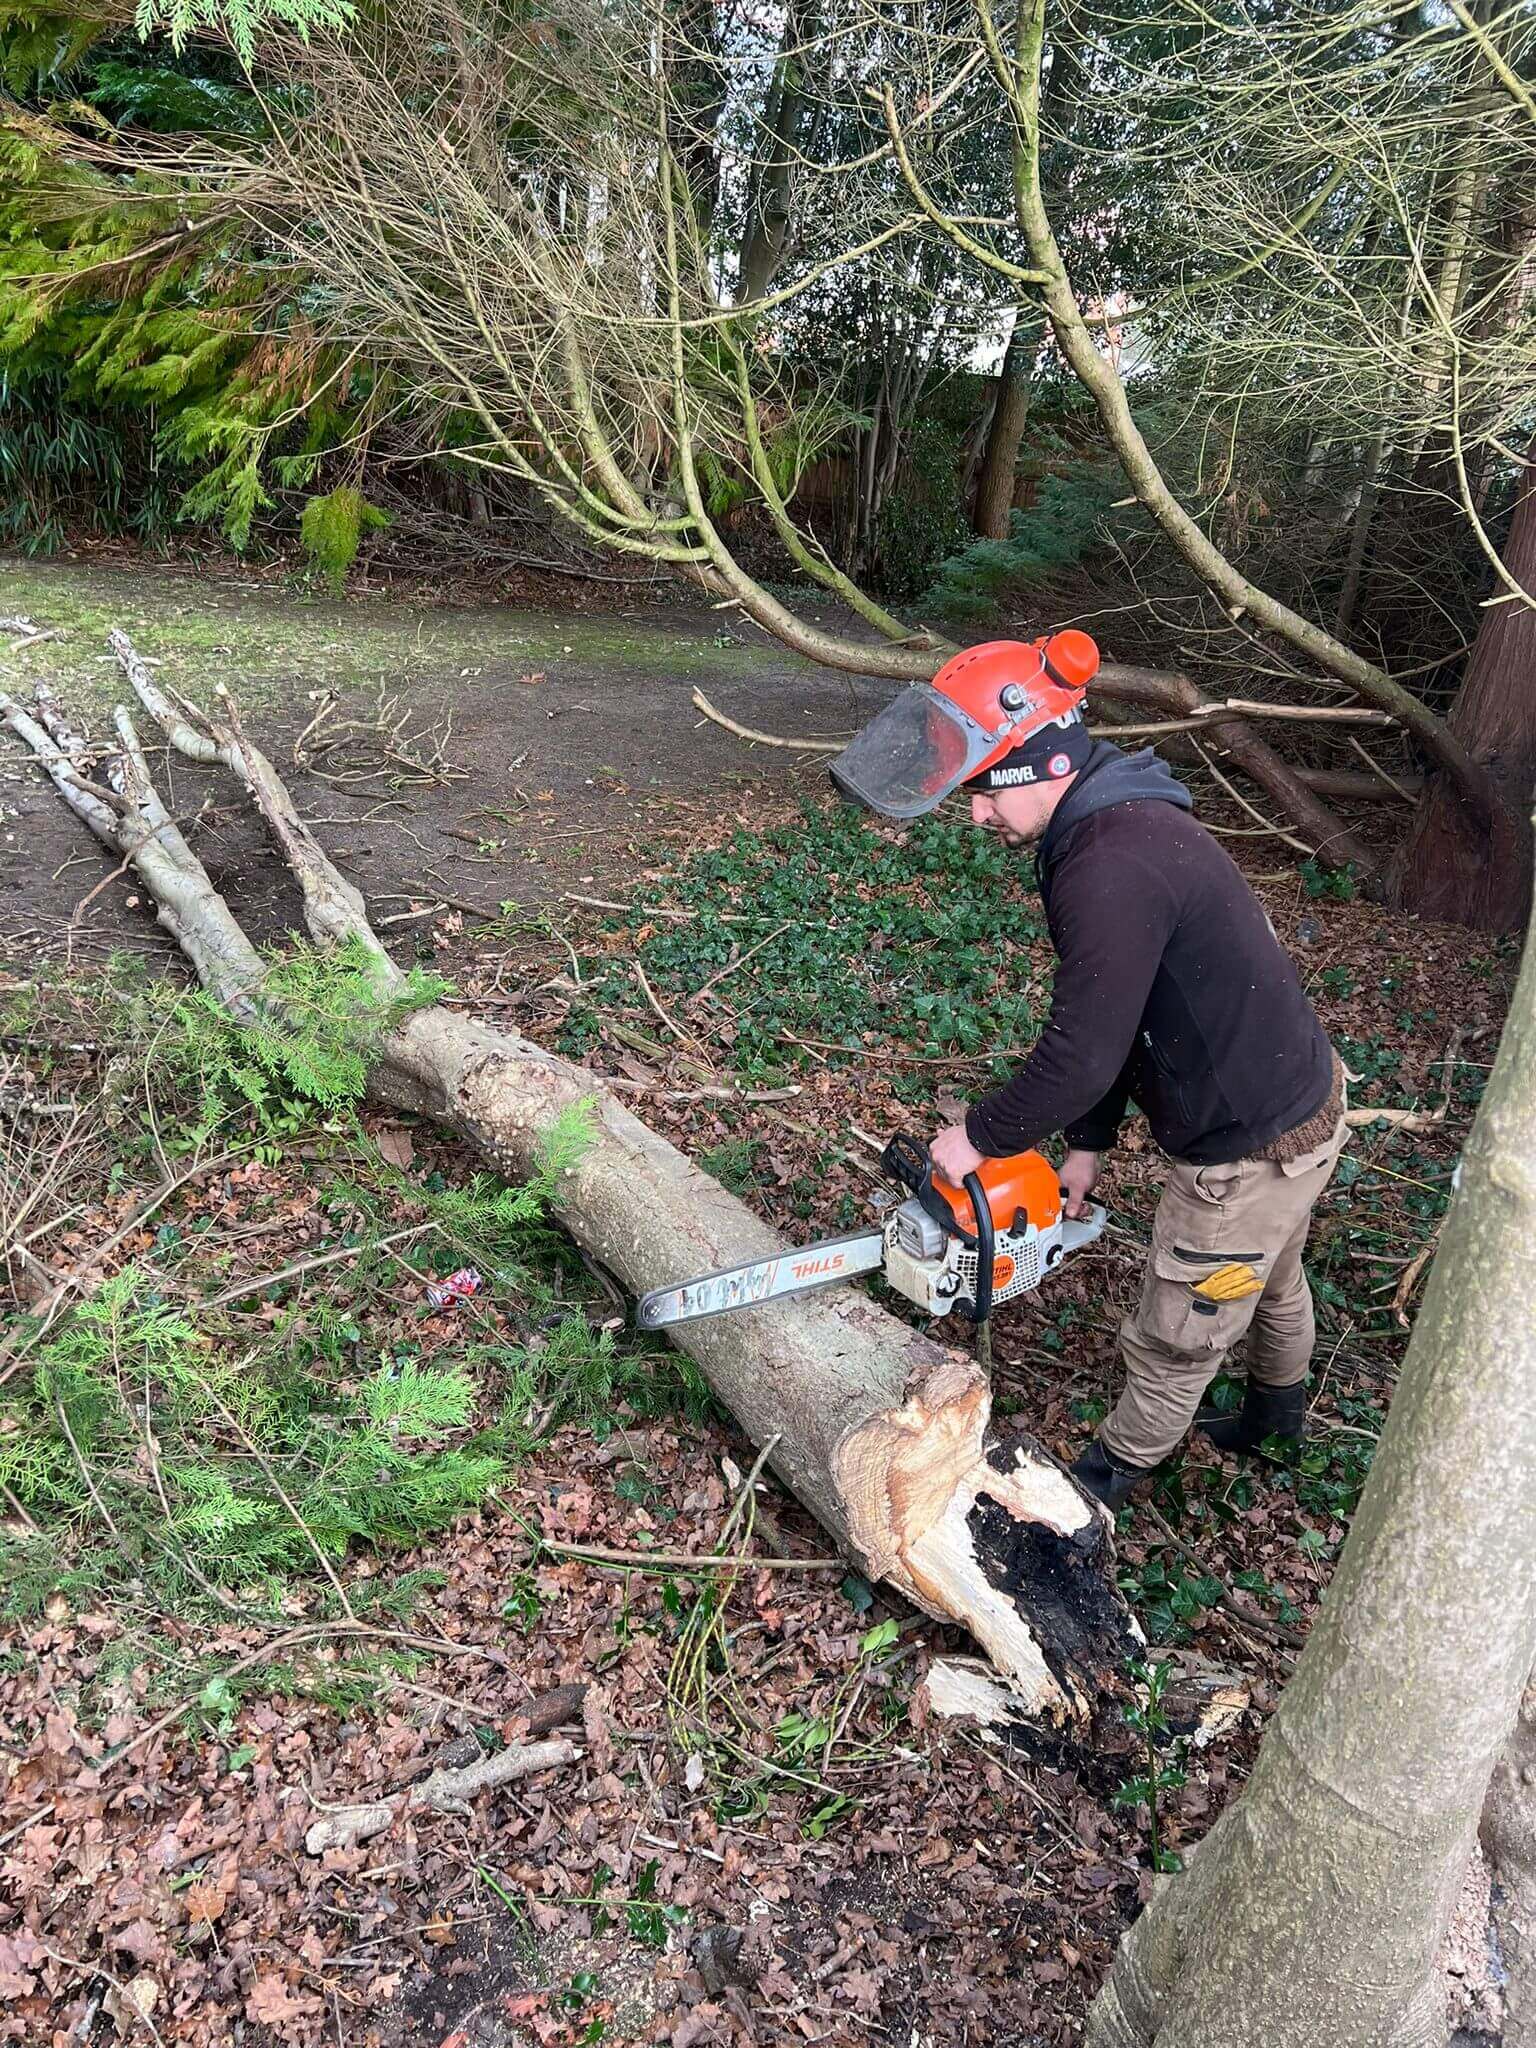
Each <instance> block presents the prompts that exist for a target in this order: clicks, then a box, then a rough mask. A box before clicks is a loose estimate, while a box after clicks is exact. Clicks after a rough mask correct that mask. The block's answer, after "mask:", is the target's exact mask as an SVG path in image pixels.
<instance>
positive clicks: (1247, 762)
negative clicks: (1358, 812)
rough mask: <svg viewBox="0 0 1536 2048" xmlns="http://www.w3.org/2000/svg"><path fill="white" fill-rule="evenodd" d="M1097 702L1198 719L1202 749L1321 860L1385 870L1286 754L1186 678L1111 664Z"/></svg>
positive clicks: (1097, 683) (1102, 675) (1099, 683)
mask: <svg viewBox="0 0 1536 2048" xmlns="http://www.w3.org/2000/svg"><path fill="white" fill-rule="evenodd" d="M1093 691H1094V695H1095V697H1098V698H1107V699H1108V700H1109V701H1110V702H1111V703H1112V704H1126V705H1129V706H1130V707H1131V708H1132V709H1133V710H1136V711H1155V712H1159V713H1164V714H1166V715H1167V716H1168V717H1170V718H1179V719H1183V718H1193V717H1199V718H1200V721H1201V724H1202V726H1204V727H1205V728H1206V731H1203V732H1202V733H1201V735H1200V737H1201V741H1202V743H1203V744H1204V745H1206V746H1208V747H1210V748H1211V749H1212V751H1213V752H1215V753H1218V754H1220V755H1222V756H1223V757H1224V758H1225V759H1227V760H1229V761H1231V762H1232V764H1233V765H1234V767H1237V768H1240V769H1241V770H1242V771H1243V773H1244V774H1245V775H1246V776H1247V777H1248V779H1249V781H1250V782H1256V783H1257V784H1258V785H1259V787H1260V788H1261V789H1262V790H1264V791H1266V792H1267V794H1268V795H1269V796H1271V797H1272V798H1273V799H1274V801H1275V802H1276V803H1277V804H1278V805H1279V806H1280V809H1281V811H1282V812H1283V813H1284V815H1285V817H1286V819H1287V821H1288V822H1289V823H1290V824H1292V825H1294V826H1295V827H1296V828H1297V830H1298V831H1299V832H1300V833H1301V834H1302V835H1303V836H1304V837H1305V838H1306V839H1307V840H1308V841H1309V842H1310V845H1311V849H1312V851H1313V853H1314V854H1316V855H1317V857H1318V858H1319V859H1320V860H1322V861H1324V862H1326V863H1327V864H1328V865H1329V866H1331V867H1342V866H1344V865H1345V863H1346V862H1353V864H1354V865H1355V866H1356V867H1357V868H1358V869H1359V871H1360V873H1361V874H1363V875H1373V874H1375V873H1376V872H1377V870H1378V869H1379V868H1380V866H1381V861H1380V858H1379V856H1378V855H1377V854H1376V853H1375V852H1374V851H1373V850H1372V849H1371V848H1370V847H1369V846H1367V845H1366V844H1365V842H1364V841H1363V840H1362V839H1360V838H1359V837H1358V836H1357V835H1356V834H1355V833H1354V832H1352V831H1351V830H1350V829H1349V827H1348V826H1347V825H1346V824H1345V823H1344V822H1343V820H1342V819H1341V818H1340V817H1339V816H1338V814H1337V812H1335V811H1332V810H1330V809H1329V807H1328V805H1327V804H1325V803H1324V802H1323V800H1322V797H1321V796H1320V795H1319V794H1318V793H1317V792H1316V791H1315V790H1313V789H1311V788H1309V787H1308V785H1307V783H1306V781H1305V780H1304V779H1303V778H1302V776H1301V775H1300V773H1299V772H1298V771H1297V769H1295V768H1294V767H1293V766H1292V765H1291V763H1290V762H1289V761H1287V760H1286V759H1285V758H1284V756H1283V755H1281V754H1278V753H1276V751H1275V749H1274V748H1273V747H1272V746H1271V745H1270V744H1269V742H1268V740H1266V739H1262V738H1261V737H1260V736H1259V734H1258V733H1256V732H1255V731H1254V729H1253V727H1252V725H1251V724H1249V722H1248V721H1247V720H1246V719H1244V718H1242V717H1241V716H1240V715H1239V714H1238V713H1236V712H1225V711H1218V710H1216V709H1214V708H1213V707H1212V706H1211V703H1210V700H1209V698H1206V697H1203V696H1202V695H1201V694H1200V692H1199V690H1197V689H1196V687H1195V685H1194V684H1193V683H1192V682H1191V681H1190V680H1189V678H1188V677H1187V676H1181V675H1175V674H1173V673H1171V672H1170V671H1168V670H1166V669H1155V668H1135V667H1132V666H1129V665H1127V664H1126V663H1124V662H1117V661H1107V662H1105V664H1104V666H1103V667H1102V668H1101V669H1100V670H1099V673H1098V675H1097V676H1096V677H1095V678H1094V683H1093Z"/></svg>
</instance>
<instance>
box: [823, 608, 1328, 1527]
mask: <svg viewBox="0 0 1536 2048" xmlns="http://www.w3.org/2000/svg"><path fill="white" fill-rule="evenodd" d="M1098 665H1099V655H1098V649H1097V648H1096V647H1095V645H1094V643H1093V641H1092V640H1091V639H1089V637H1088V635H1087V634H1086V633H1078V632H1062V633H1057V634H1054V635H1051V636H1048V637H1047V638H1045V639H1042V640H1039V641H1036V642H1035V643H1034V644H1033V645H1032V646H1025V645H1022V644H1020V643H1017V642H1010V641H994V642H991V643H989V644H987V645H986V646H983V647H977V648H970V649H967V650H966V652H965V653H964V654H961V655H958V656H957V657H956V658H955V659H954V660H953V661H951V662H949V663H947V664H946V665H945V667H944V668H942V669H941V670H940V671H939V673H938V674H937V675H936V676H935V678H934V680H933V682H932V683H931V684H918V685H916V686H914V688H913V689H911V690H908V691H907V692H905V693H904V694H903V696H902V697H900V698H898V699H897V700H896V702H895V703H894V704H893V705H891V706H889V707H887V709H886V710H885V711H884V712H882V713H881V714H880V715H879V717H877V718H876V719H874V720H872V721H871V723H870V724H869V725H868V726H866V727H865V729H864V731H863V732H861V733H860V734H858V735H857V736H856V738H855V739H854V740H853V741H852V743H851V744H850V745H849V746H848V748H846V749H845V751H844V752H843V753H842V754H840V755H839V756H838V757H837V759H836V760H835V761H834V762H833V764H832V775H833V779H834V781H835V782H836V783H837V784H838V786H839V787H840V788H841V789H842V790H843V792H844V794H845V795H848V796H850V797H852V798H853V799H854V800H856V801H858V802H861V803H864V804H866V805H868V806H869V807H870V808H872V809H874V810H877V811H880V812H882V813H883V814H884V815H886V816H890V817H906V818H910V817H916V816H920V815H922V814H923V813H924V812H925V811H929V810H932V809H934V808H935V807H936V805H937V804H938V803H939V802H941V801H942V799H943V798H944V796H946V795H947V794H948V793H949V792H950V791H951V790H953V789H956V788H959V787H960V786H962V785H963V786H964V787H965V788H967V789H969V790H970V792H971V816H972V819H973V821H974V822H975V823H976V824H977V825H979V826H981V827H982V828H983V829H984V830H987V831H991V832H996V833H998V834H999V835H1000V836H1001V837H1002V839H1003V840H1004V841H1005V843H1006V844H1008V845H1009V846H1014V847H1019V848H1023V847H1027V846H1033V847H1035V848H1036V849H1037V851H1036V855H1035V872H1036V875H1037V877H1038V879H1039V884H1040V894H1041V899H1042V901H1043V903H1044V905H1045V913H1046V919H1047V922H1048V924H1049V927H1050V933H1051V939H1052V942H1053V944H1054V945H1055V947H1056V951H1057V953H1058V954H1059V956H1060V965H1059V967H1058V969H1057V973H1056V983H1055V989H1054V991H1053V994H1052V999H1051V1013H1050V1016H1049V1018H1048V1019H1047V1021H1046V1025H1045V1028H1044V1030H1043V1031H1042V1032H1041V1034H1040V1037H1039V1039H1038V1041H1037V1042H1036V1044H1035V1046H1034V1049H1033V1050H1032V1051H1031V1053H1030V1055H1029V1058H1028V1059H1027V1060H1026V1061H1025V1063H1024V1065H1023V1066H1022V1067H1021V1068H1020V1069H1019V1071H1018V1072H1017V1073H1016V1074H1014V1075H1013V1077H1012V1078H1011V1079H1010V1080H1009V1081H1008V1082H1007V1083H1006V1084H1005V1085H1004V1086H1003V1087H1001V1088H998V1089H996V1090H994V1092H993V1093H991V1094H990V1095H986V1096H983V1097H982V1099H981V1100H980V1101H979V1102H976V1103H973V1104H972V1106H971V1108H970V1110H969V1111H968V1112H967V1114H966V1117H965V1121H964V1122H963V1123H960V1124H954V1125H952V1126H950V1127H949V1128H948V1129H947V1130H943V1131H941V1132H940V1133H939V1135H938V1136H937V1137H936V1138H935V1139H934V1141H933V1144H932V1147H931V1148H930V1149H931V1151H932V1154H933V1160H934V1164H935V1166H936V1167H937V1168H938V1170H939V1171H940V1173H942V1175H943V1176H944V1178H945V1179H946V1180H947V1181H949V1182H950V1183H951V1184H952V1185H955V1186H958V1185H959V1184H960V1182H961V1181H962V1180H963V1179H964V1177H965V1175H966V1174H967V1173H970V1172H974V1171H975V1169H976V1168H977V1167H978V1166H979V1165H980V1163H981V1161H982V1160H983V1159H984V1158H999V1157H1003V1156H1006V1155H1008V1154H1010V1153H1014V1152H1021V1151H1024V1150H1025V1149H1027V1148H1028V1147H1030V1146H1033V1145H1037V1144H1039V1143H1040V1141H1041V1140H1042V1139H1043V1138H1046V1137H1048V1136H1049V1135H1050V1134H1051V1133H1053V1132H1056V1131H1060V1132H1063V1133H1064V1134H1065V1137H1066V1142H1067V1148H1068V1149H1067V1155H1066V1159H1065V1162H1064V1164H1063V1165H1062V1168H1061V1186H1062V1192H1063V1196H1064V1199H1065V1207H1066V1211H1067V1213H1068V1215H1080V1214H1081V1213H1082V1211H1083V1207H1084V1205H1085V1203H1086V1201H1087V1197H1088V1195H1089V1193H1090V1191H1091V1190H1092V1188H1093V1186H1094V1184H1095V1182H1096V1181H1097V1179H1098V1176H1099V1167H1100V1160H1101V1158H1102V1155H1103V1154H1104V1152H1105V1151H1107V1150H1108V1148H1109V1147H1110V1146H1111V1145H1113V1144H1114V1142H1115V1138H1116V1134H1117V1132H1118V1130H1119V1128H1120V1125H1121V1123H1122V1122H1123V1121H1124V1119H1125V1117H1126V1115H1127V1112H1128V1108H1129V1106H1130V1104H1131V1102H1132V1101H1134V1102H1135V1103H1136V1104H1137V1105H1138V1106H1139V1107H1140V1108H1141V1109H1142V1110H1143V1111H1144V1112H1145V1114H1146V1117H1147V1120H1148V1122H1149V1124H1150V1125H1151V1127H1152V1134H1153V1136H1154V1137H1155V1138H1156V1140H1157V1142H1158V1144H1159V1145H1160V1146H1161V1147H1162V1149H1163V1151H1164V1153H1165V1154H1166V1155H1167V1158H1168V1176H1167V1180H1166V1182H1165V1184H1164V1189H1163V1195H1162V1199H1161V1201H1160V1202H1159V1204H1158V1209H1157V1215H1156V1217H1155V1219H1154V1222H1153V1227H1152V1249H1151V1254H1150V1257H1149V1258H1148V1261H1147V1267H1146V1272H1145V1275H1144V1278H1143V1283H1142V1291H1141V1299H1140V1302H1139V1303H1138V1305H1137V1307H1136V1309H1135V1310H1134V1312H1133V1313H1132V1314H1131V1315H1129V1316H1127V1317H1126V1319H1125V1321H1124V1322H1123V1323H1122V1325H1121V1328H1120V1351H1121V1356H1122V1358H1123V1360H1124V1363H1125V1388H1124V1391H1123V1392H1122V1393H1121V1395H1120V1398H1119V1400H1118V1401H1117V1402H1116V1404H1115V1406H1114V1408H1113V1410H1112V1411H1111V1413H1110V1414H1109V1415H1108V1416H1107V1417H1106V1419H1105V1421H1104V1423H1103V1425H1102V1426H1101V1428H1100V1430H1099V1434H1098V1437H1097V1438H1096V1440H1095V1441H1094V1442H1093V1443H1092V1444H1091V1445H1090V1446H1089V1447H1088V1449H1087V1450H1086V1451H1085V1452H1084V1453H1083V1454H1082V1456H1081V1457H1079V1458H1078V1460H1077V1461H1076V1463H1075V1464H1074V1465H1073V1467H1072V1470H1073V1472H1074V1473H1075V1475H1076V1476H1077V1478H1078V1479H1079V1480H1080V1481H1081V1482H1082V1483H1083V1485H1084V1486H1086V1487H1087V1488H1088V1489H1089V1491H1090V1492H1092V1493H1093V1494H1094V1495H1095V1496H1096V1497H1097V1498H1098V1499H1100V1500H1102V1501H1103V1502H1104V1503H1105V1504H1106V1505H1107V1506H1108V1507H1110V1508H1117V1507H1119V1506H1120V1505H1121V1503H1122V1502H1123V1501H1124V1500H1125V1499H1126V1497H1127V1496H1128V1495H1129V1493H1130V1492H1131V1490H1132V1488H1133V1487H1134V1486H1135V1485H1136V1483H1137V1482H1138V1481H1139V1480H1140V1479H1142V1478H1144V1477H1145V1476H1146V1475H1147V1474H1148V1473H1149V1472H1150V1471H1151V1470H1152V1468H1153V1467H1154V1466H1156V1465H1157V1464H1159V1463H1160V1462H1161V1461H1162V1459H1164V1458H1165V1457H1166V1456H1167V1455H1168V1453H1169V1452H1170V1451H1171V1450H1172V1449H1173V1448H1174V1446H1175V1445H1176V1444H1177V1443H1178V1442H1179V1441H1180V1439H1181V1438H1182V1437H1183V1435H1184V1433H1185V1431H1186V1430H1187V1429H1188V1428H1189V1427H1190V1424H1191V1423H1192V1422H1195V1421H1198V1422H1199V1425H1200V1427H1201V1428H1202V1429H1203V1430H1204V1431H1205V1434H1206V1435H1207V1436H1208V1437H1210V1438H1211V1439H1212V1440H1213V1441H1214V1442H1215V1443H1217V1444H1218V1445H1220V1446H1221V1447H1222V1448H1223V1449H1230V1450H1252V1449H1254V1448H1255V1447H1256V1446H1257V1445H1258V1444H1260V1443H1261V1442H1262V1441H1263V1440H1264V1439H1265V1438H1266V1437H1269V1436H1276V1437H1281V1438H1286V1439H1297V1438H1299V1437H1300V1436H1301V1434H1302V1427H1303V1421H1304V1416H1305V1408H1306V1394H1305V1388H1304V1385H1303V1382H1304V1379H1305V1376H1306V1371H1307V1365H1308V1361H1309V1359H1310V1356H1311V1351H1312V1341H1313V1333H1314V1326H1313V1315H1312V1297H1311V1294H1310V1291H1309V1289H1308V1287H1307V1282H1306V1278H1305V1275H1304V1273H1303V1271H1302V1264H1301V1255H1302V1249H1303V1247H1304V1245H1305V1243H1306V1238H1307V1230H1308V1226H1309V1223H1310V1220H1311V1215H1312V1209H1313V1205H1314V1204H1315V1203H1316V1201H1317V1199H1318V1197H1319V1196H1320V1195H1321V1194H1322V1192H1323V1190H1324V1188H1325V1187H1326V1186H1327V1184H1328V1181H1329V1179H1330V1178H1331V1176H1332V1173H1333V1169H1334V1166H1335V1163H1336V1162H1337V1159H1338V1156H1339V1152H1340V1150H1341V1148H1342V1146H1343V1143H1344V1139H1345V1135H1346V1130H1345V1123H1344V1114H1343V1109H1344V1104H1343V1070H1342V1068H1341V1066H1340V1064H1339V1061H1338V1059H1337V1057H1336V1055H1335V1054H1334V1052H1333V1049H1332V1047H1331V1046H1330V1044H1329V1042H1328V1039H1327V1037H1326V1035H1325V1033H1324V1031H1323V1028H1322V1026H1321V1024H1320V1023H1319V1022H1318V1020H1317V1017H1316V1014H1315V1013H1314V1011H1313V1009H1312V1006H1311V1004H1310V1003H1309V1002H1308V1001H1307V998H1306V995H1305V994H1304V992H1303V990H1302V987H1301V983H1300V981H1299V980H1298V978H1297V975H1296V970H1295V968H1294V967H1293V966H1292V964H1291V961H1290V959H1289V958H1288V957H1287V955H1286V953H1285V952H1284V950H1283V949H1282V947H1281V946H1280V943H1279V941H1278V940H1277V938H1276V937H1275V933H1274V929H1273V927H1272V926H1271V924H1270V922H1269V919H1268V917H1267V916H1266V915H1265V912H1264V910H1263V908H1262V906H1261V905H1260V903H1259V901H1258V899H1257V897H1255V895H1254V894H1253V891H1252V890H1251V889H1250V888H1249V887H1248V884H1247V883H1246V882H1245V881H1244V880H1243V878H1242V876H1241V874H1239V872H1238V870H1237V868H1236V867H1235V866H1234V865H1233V863H1232V861H1231V860H1230V859H1229V858H1228V857H1227V855H1226V854H1225V853H1224V852H1223V851H1222V849H1221V847H1220V846H1218V845H1217V843H1216V841H1215V840H1214V839H1213V838H1212V837H1211V836H1210V834H1209V833H1208V832H1206V831H1205V830H1204V828H1203V827H1201V826H1200V825H1198V824H1196V823H1195V820H1194V818H1193V816H1192V815H1191V811H1192V803H1191V799H1190V795H1189V792H1188V790H1187V789H1185V787H1184V786H1183V784H1182V783H1180V782H1178V781H1176V780H1175V778H1174V777H1173V776H1172V775H1171V774H1170V773H1169V771H1168V769H1167V768H1166V767H1165V766H1164V764H1163V763H1162V762H1161V761H1160V760H1159V759H1158V758H1157V757H1156V755H1155V754H1154V753H1153V752H1152V750H1151V749H1150V748H1147V749H1144V750H1143V751H1142V752H1140V753H1137V754H1132V755H1127V754H1125V753H1123V752H1122V751H1121V749H1120V748H1118V747H1116V746H1112V745H1110V744H1109V742H1107V741H1104V740H1094V739H1092V738H1091V737H1090V735H1089V733H1088V729H1087V727H1086V725H1085V724H1084V722H1083V699H1084V692H1085V689H1086V685H1087V683H1088V681H1089V680H1090V679H1091V677H1092V676H1093V675H1094V674H1095V673H1096V672H1097V670H1098ZM1245 1335H1246V1337H1247V1355H1246V1363H1247V1373H1248V1378H1247V1386H1246V1389H1245V1392H1244V1396H1243V1402H1242V1406H1241V1408H1240V1410H1239V1411H1238V1412H1237V1414H1235V1415H1233V1416H1225V1417H1224V1416H1218V1415H1217V1414H1215V1413H1214V1412H1213V1411H1208V1410H1201V1409H1200V1408H1199V1403H1200V1397H1201V1395H1202V1393H1203V1392H1204V1390H1205V1388H1206V1386H1207V1385H1208V1383H1209V1382H1210V1380H1211V1379H1212V1377H1213V1376H1214V1375H1215V1373H1216V1372H1217V1371H1218V1369H1219V1368H1220V1366H1221V1364H1222V1361H1223V1359H1224V1358H1225V1356H1226V1354H1227V1352H1228V1350H1229V1348H1230V1347H1231V1346H1232V1345H1233V1344H1234V1343H1236V1342H1237V1340H1238V1339H1239V1338H1240V1337H1243V1336H1245Z"/></svg>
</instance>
